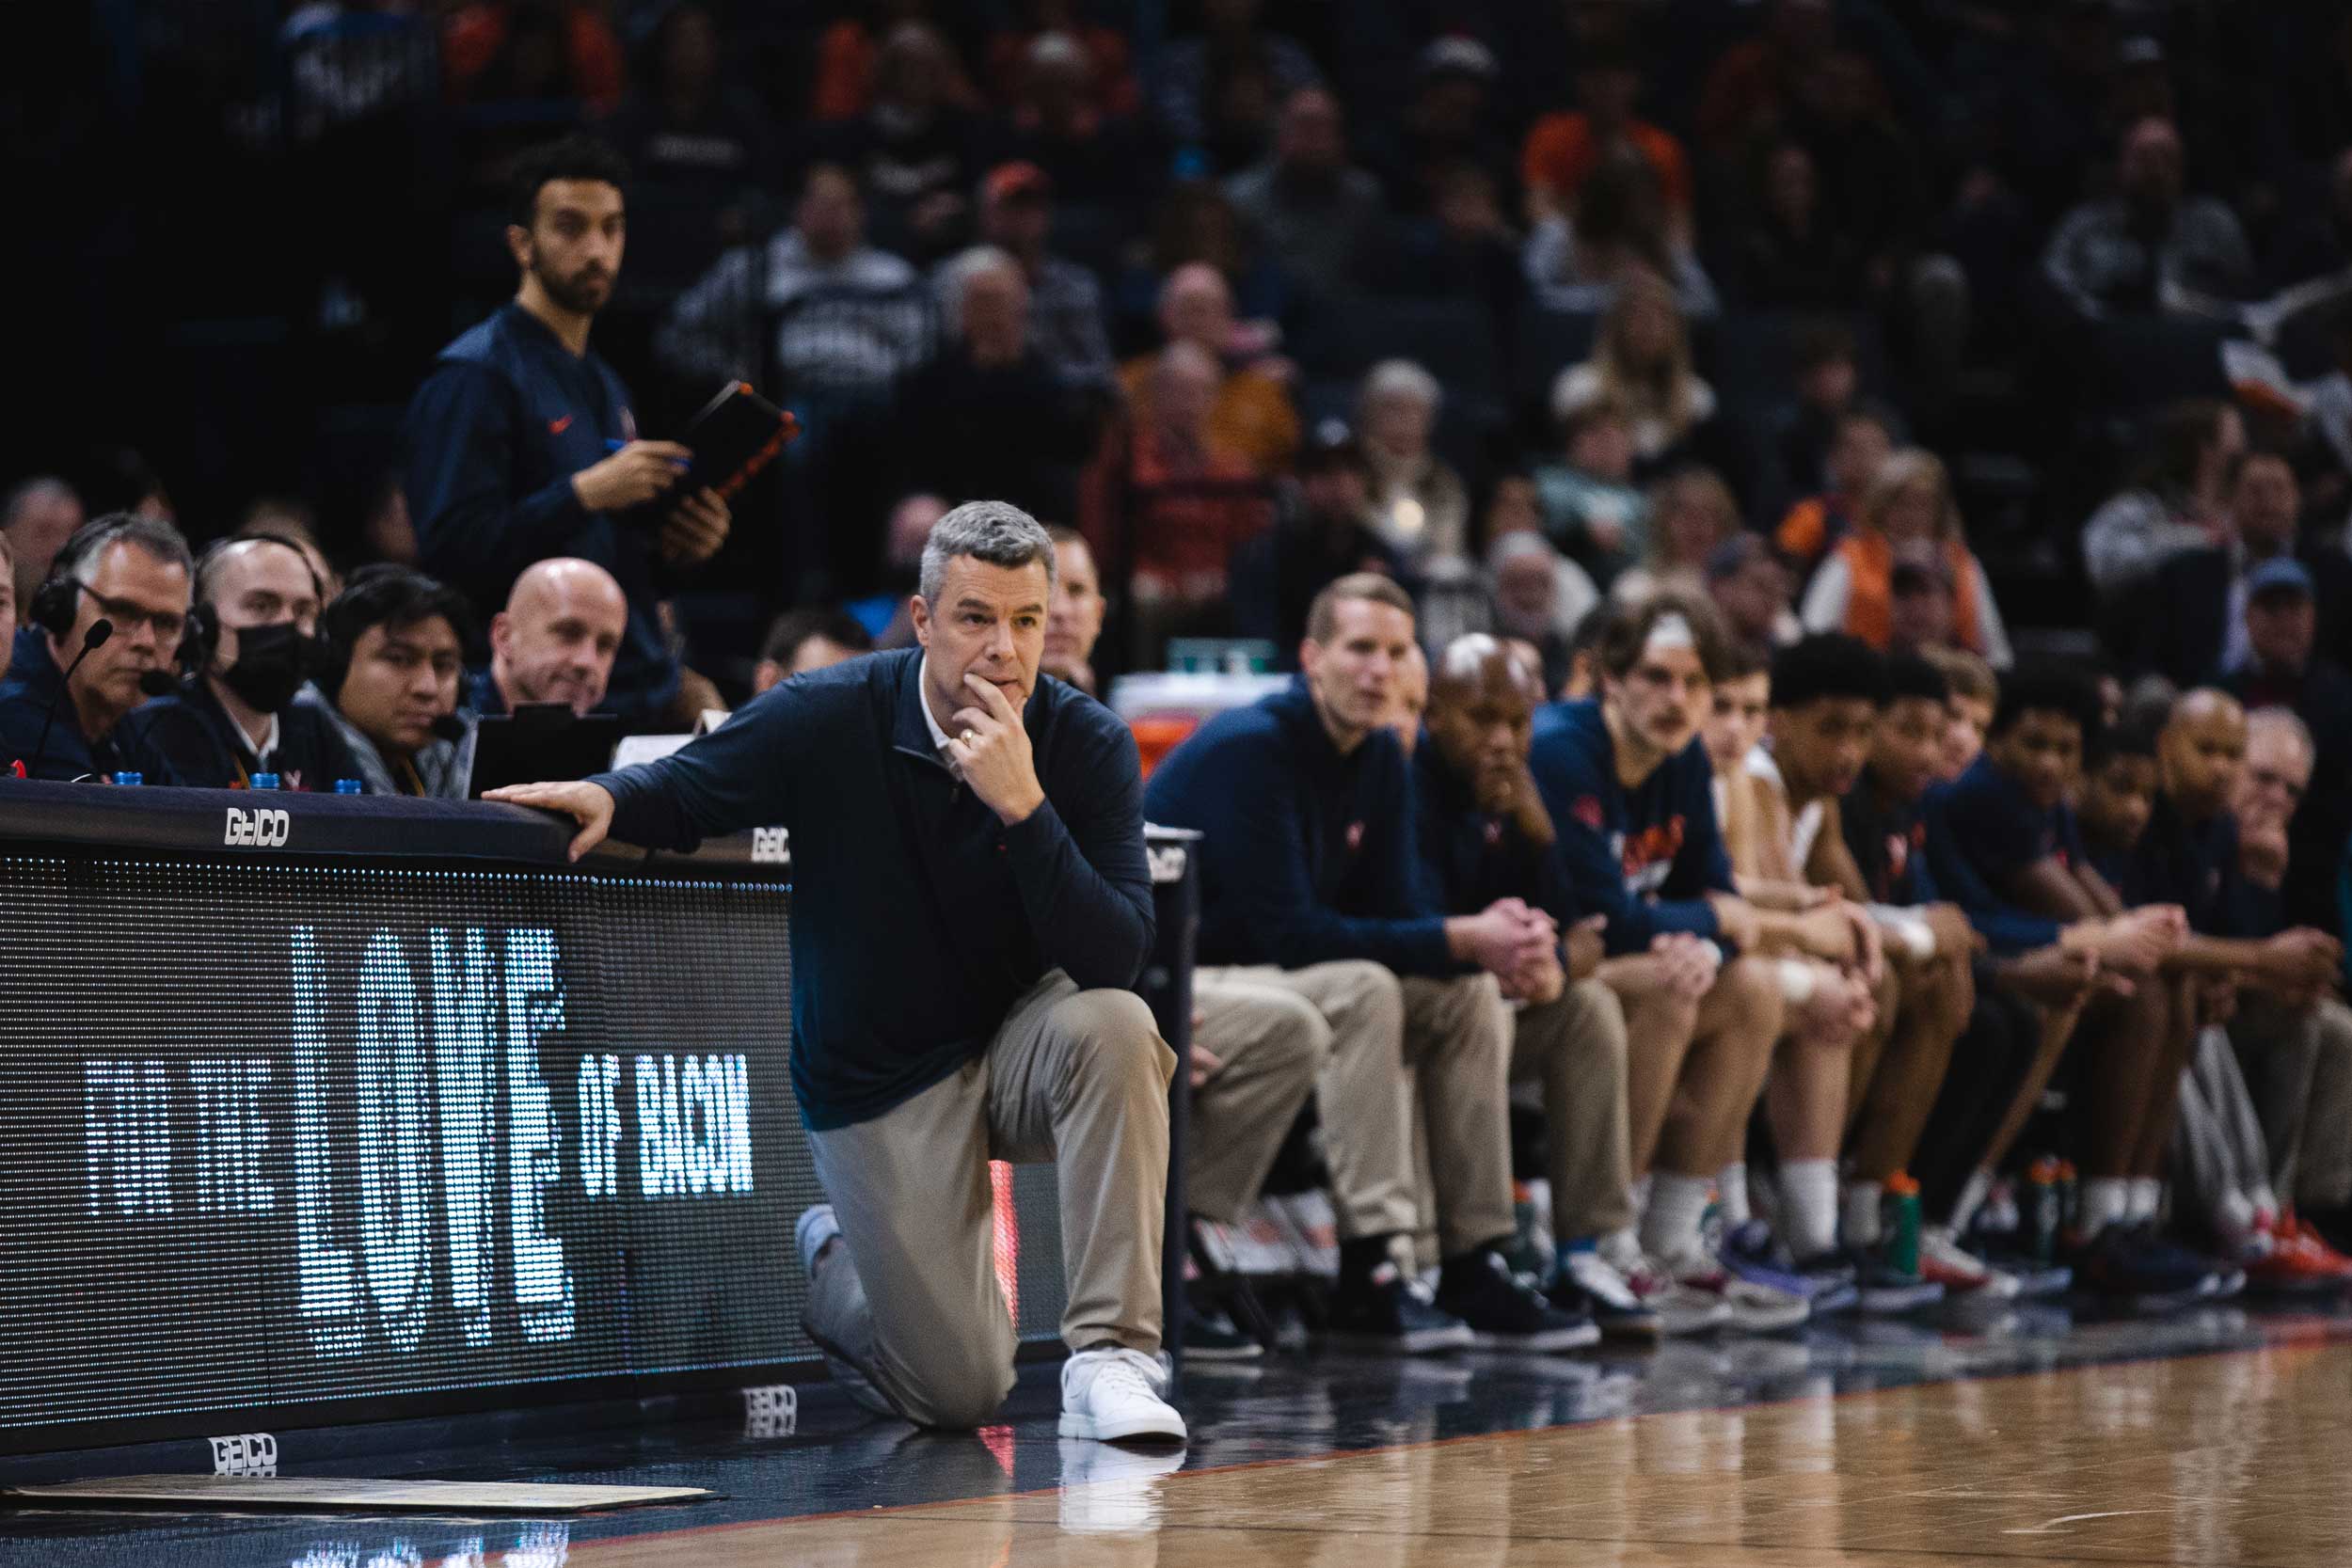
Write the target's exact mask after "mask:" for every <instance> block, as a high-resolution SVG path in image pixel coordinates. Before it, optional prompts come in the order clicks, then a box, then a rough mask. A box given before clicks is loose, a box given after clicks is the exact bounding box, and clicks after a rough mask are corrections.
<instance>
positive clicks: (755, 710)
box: [593, 648, 1152, 1132]
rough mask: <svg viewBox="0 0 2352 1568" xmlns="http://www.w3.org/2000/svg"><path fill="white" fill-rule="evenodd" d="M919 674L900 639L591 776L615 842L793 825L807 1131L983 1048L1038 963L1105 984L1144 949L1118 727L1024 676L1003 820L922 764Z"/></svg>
mask: <svg viewBox="0 0 2352 1568" xmlns="http://www.w3.org/2000/svg"><path fill="white" fill-rule="evenodd" d="M922 664H923V653H922V650H921V649H919V648H909V649H905V650H903V651H900V652H898V653H887V654H876V655H874V656H872V657H866V658H858V659H852V660H850V662H848V663H846V664H837V665H834V667H833V668H831V669H829V670H820V671H818V672H816V673H812V674H807V675H802V676H799V677H797V678H795V679H792V680H788V681H786V682H785V683H784V684H783V685H781V686H779V687H776V688H775V689H772V690H771V691H769V692H767V693H765V694H764V695H762V696H760V697H757V698H755V699H754V700H753V701H752V702H751V703H749V704H747V705H744V706H743V707H742V708H741V709H739V711H738V712H737V713H736V715H735V717H734V718H733V719H731V720H729V721H727V722H726V723H725V724H724V725H723V726H722V727H721V728H719V729H718V730H716V731H714V732H712V733H711V734H709V735H707V736H703V737H702V738H701V739H699V740H696V741H693V742H691V744H689V745H688V746H687V747H686V748H685V749H684V750H683V751H680V752H675V753H674V754H673V755H670V756H667V757H664V758H662V759H661V760H660V761H659V762H653V763H647V764H645V765H644V766H643V767H638V768H623V769H621V770H620V771H619V772H615V773H602V774H599V775H597V776H596V779H595V780H594V781H593V782H595V783H596V784H601V785H603V786H604V787H605V788H606V789H608V790H610V791H611V792H612V799H613V801H614V803H615V806H616V810H615V812H614V815H613V819H612V836H613V837H615V838H617V839H621V840H624V841H625V842H628V843H630V844H642V845H646V846H650V847H654V848H662V849H671V848H686V847H690V846H691V845H692V844H694V843H695V842H697V841H698V840H700V839H702V838H704V837H707V836H709V835H712V834H717V833H728V832H739V831H740V830H742V829H745V828H754V827H781V828H787V829H789V830H790V832H791V849H792V887H793V891H792V899H793V903H792V973H793V976H794V980H795V984H794V985H793V988H792V1086H793V1088H794V1090H795V1091H796V1092H797V1093H798V1094H799V1096H800V1101H801V1115H802V1117H803V1119H804V1120H805V1121H806V1122H807V1124H808V1125H809V1126H810V1127H811V1128H814V1129H816V1130H818V1131H819V1132H822V1131H825V1130H827V1129H829V1128H835V1127H847V1126H850V1125H851V1124H852V1123H856V1122H861V1121H869V1120H871V1119H872V1118H874V1117H878V1116H881V1115H882V1113H883V1112H885V1111H888V1110H889V1109H890V1108H891V1107H893V1106H894V1105H897V1104H898V1103H899V1102H900V1101H905V1100H908V1099H910V1098H912V1097H913V1096H914V1095H917V1094H920V1093H921V1092H922V1091H923V1090H925V1089H927V1088H929V1087H930V1086H931V1085H933V1084H936V1083H938V1082H939V1081H940V1080H941V1079H943V1078H945V1077H946V1076H947V1075H948V1074H949V1073H951V1072H954V1071H955V1070H956V1069H958V1068H961V1066H962V1065H963V1064H964V1063H965V1062H967V1061H969V1060H971V1059H972V1058H973V1057H975V1056H977V1055H979V1054H980V1053H983V1052H985V1051H986V1050H987V1049H988V1045H989V1041H990V1040H991V1039H992V1038H993V1037H994V1035H995V1033H996V1027H997V1025H998V1024H999V1023H1000V1022H1003V1020H1004V1017H1005V1014H1006V1012H1007V1010H1008V1009H1009V1008H1010V1007H1011V1006H1012V1004H1013V1003H1014V1002H1015V1001H1016V1000H1018V999H1019V997H1020V996H1021V994H1022V993H1023V992H1025V991H1026V990H1029V988H1030V987H1032V986H1034V985H1035V984H1037V982H1038V981H1039V980H1040V979H1041V978H1042V977H1043V976H1044V974H1045V973H1046V972H1047V971H1048V970H1051V969H1056V968H1058V969H1061V970H1064V971H1066V972H1067V973H1068V974H1069V975H1070V977H1071V978H1072V979H1073V980H1075V981H1076V982H1077V983H1078V984H1079V985H1080V986H1083V987H1087V988H1089V989H1092V988H1098V987H1109V988H1114V989H1116V988H1121V987H1125V986H1127V985H1129V984H1131V983H1133V981H1134V980H1135V977H1136V973H1137V972H1138V971H1139V970H1140V969H1141V967H1142V964H1143V959H1144V955H1145V954H1146V953H1147V952H1148V951H1149V950H1150V948H1151V945H1152V874H1151V868H1150V866H1149V864H1148V863H1147V862H1146V860H1145V857H1144V849H1143V814H1142V808H1141V801H1140V796H1141V794H1142V789H1141V784H1140V781H1139V779H1138V776H1137V772H1136V742H1135V737H1134V736H1132V735H1130V734H1129V733H1128V731H1127V726H1126V725H1124V724H1122V723H1120V721H1119V720H1118V719H1116V718H1115V717H1113V716H1112V714H1111V712H1110V710H1109V709H1107V708H1105V707H1104V706H1103V705H1100V704H1098V703H1097V702H1095V701H1094V699H1092V698H1091V697H1089V696H1087V695H1086V694H1085V693H1083V692H1081V691H1078V690H1077V689H1074V688H1072V687H1068V686H1064V685H1063V684H1062V683H1061V682H1059V681H1057V680H1053V679H1051V678H1046V679H1042V680H1041V681H1039V683H1038V688H1037V690H1036V691H1035V692H1034V693H1032V694H1031V696H1030V698H1029V703H1028V707H1027V709H1026V710H1025V712H1024V714H1023V716H1022V717H1023V721H1024V724H1025V727H1026V728H1027V730H1028V734H1029V744H1030V746H1031V748H1032V749H1033V751H1034V752H1035V754H1036V758H1037V776H1038V782H1039V783H1040V784H1041V785H1042V786H1043V787H1044V790H1045V804H1043V805H1041V806H1040V807H1039V808H1038V809H1037V810H1036V811H1035V812H1034V813H1032V814H1031V815H1030V816H1028V817H1026V818H1025V820H1023V821H1021V822H1020V823H1018V824H1016V825H1014V826H1012V827H1009V828H1008V827H1006V826H1005V825H1004V824H1003V823H1002V822H1001V821H999V820H998V819H997V816H996V814H995V813H993V812H992V811H991V810H989V809H988V807H986V806H985V805H983V804H981V803H980V801H979V800H978V798H977V797H976V796H975V795H973V793H972V792H971V791H970V790H968V789H966V788H964V787H963V785H962V784H960V783H959V782H958V781H957V779H956V777H955V775H953V774H952V773H950V772H949V771H948V770H947V768H946V765H945V764H943V763H942V762H941V761H940V760H939V758H938V757H937V756H936V755H935V754H934V753H933V752H932V750H931V737H930V730H929V729H928V727H927V726H926V725H925V724H924V722H923V710H922V707H921V703H922V700H923V699H922V693H921V686H922V678H921V674H920V672H921V670H922Z"/></svg>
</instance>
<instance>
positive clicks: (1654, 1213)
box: [1642, 1170, 1715, 1259]
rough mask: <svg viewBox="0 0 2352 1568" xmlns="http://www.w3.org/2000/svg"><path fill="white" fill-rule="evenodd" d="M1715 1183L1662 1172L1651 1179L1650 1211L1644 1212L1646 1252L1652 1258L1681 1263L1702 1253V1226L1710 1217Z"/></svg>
mask: <svg viewBox="0 0 2352 1568" xmlns="http://www.w3.org/2000/svg"><path fill="white" fill-rule="evenodd" d="M1714 1185H1715V1183H1714V1181H1713V1180H1712V1179H1711V1178H1708V1177H1705V1176H1682V1175H1678V1174H1677V1173H1676V1172H1674V1171H1670V1170H1661V1171H1659V1172H1658V1173H1657V1174H1655V1175H1654V1176H1652V1177H1651V1178H1650V1184H1649V1207H1648V1208H1647V1209H1645V1210H1644V1211H1643V1212H1642V1250H1643V1251H1644V1252H1646V1253H1648V1254H1649V1255H1650V1256H1651V1257H1652V1258H1663V1259H1683V1258H1687V1257H1689V1256H1690V1255H1692V1253H1695V1252H1698V1251H1700V1250H1701V1246H1700V1242H1699V1222H1700V1221H1702V1220H1703V1219H1705V1218H1706V1217H1707V1199H1708V1194H1709V1193H1710V1192H1712V1191H1713V1189H1714Z"/></svg>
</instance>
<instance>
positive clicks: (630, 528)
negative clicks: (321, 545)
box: [403, 136, 729, 730]
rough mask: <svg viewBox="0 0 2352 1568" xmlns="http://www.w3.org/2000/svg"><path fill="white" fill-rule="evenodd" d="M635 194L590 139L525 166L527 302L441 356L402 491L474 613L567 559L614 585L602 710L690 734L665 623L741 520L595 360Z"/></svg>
mask: <svg viewBox="0 0 2352 1568" xmlns="http://www.w3.org/2000/svg"><path fill="white" fill-rule="evenodd" d="M627 178H628V169H627V166H625V165H624V164H623V163H622V162H621V159H620V157H619V155H618V154H617V153H615V152H613V151H612V150H611V149H609V148H607V147H605V146H603V145H602V144H601V143H598V142H596V141H594V140H591V139H589V138H587V137H584V136H569V137H565V138H564V140H562V141H559V142H555V143H553V144H551V145H549V146H547V147H543V148H539V149H536V150H532V151H531V152H528V153H525V154H524V155H523V157H522V158H521V159H520V160H519V161H518V163H517V165H516V180H515V210H514V214H513V221H512V222H510V223H509V224H508V226H507V229H506V244H507V248H508V250H509V251H511V252H512V253H513V256H514V259H515V264H516V267H517V268H519V269H520V271H521V275H522V280H521V285H520V287H519V288H518V289H517V290H516V294H515V297H514V299H513V300H511V301H510V302H508V303H507V304H505V305H502V306H501V307H500V308H499V309H497V310H496V311H495V312H493V313H492V314H491V315H490V317H489V318H488V319H487V320H485V321H484V322H482V323H480V324H479V325H476V326H474V327H472V328H471V329H470V330H469V331H467V332H465V333H464V334H462V335H461V336H459V337H458V338H457V339H456V340H455V341H453V342H451V343H450V344H449V345H448V346H447V347H446V348H444V349H442V350H441V352H440V355H439V356H438V357H437V359H436V361H435V363H434V366H433V370H432V372H431V373H430V374H429V375H428V376H427V377H426V378H425V381H424V384H423V386H421V387H420V388H418V390H417V394H416V397H415V399H414V400H413V401H412V402H411V403H410V404H409V407H408V414H407V419H406V421H405V427H404V430H403V436H404V441H405V448H406V464H405V472H404V475H403V479H404V484H405V490H406V494H407V499H408V510H409V515H410V516H411V518H412V519H413V520H414V522H415V525H416V531H417V542H418V548H419V555H420V560H419V563H420V564H421V566H422V567H423V568H424V569H425V570H426V571H428V572H431V573H433V574H435V575H436V576H437V577H440V578H443V579H444V580H445V581H448V582H451V583H453V584H454V585H456V586H457V587H459V588H460V589H462V590H463V591H464V592H465V593H466V594H467V595H468V596H469V597H470V598H471V599H472V600H473V602H474V603H475V604H477V605H499V604H503V603H505V602H506V597H507V593H508V591H509V590H510V589H511V588H512V586H513V585H514V581H515V579H516V578H517V577H519V576H520V575H521V574H522V573H523V572H524V571H525V570H527V569H528V568H529V567H530V566H531V565H532V563H533V562H539V561H544V560H547V559H548V558H549V557H553V556H576V557H579V558H580V559H581V560H585V561H592V562H596V564H597V565H599V566H602V567H603V568H604V569H605V570H607V571H609V572H611V573H612V576H613V578H615V579H616V580H617V581H618V582H619V583H620V585H621V589H622V592H623V593H624V594H626V595H627V597H628V632H627V634H626V635H625V636H624V637H623V639H622V641H621V647H620V651H619V654H618V656H617V657H615V659H614V661H613V669H612V683H611V686H610V688H609V689H608V692H607V695H606V699H605V706H606V708H607V709H608V710H609V711H612V712H613V713H617V714H618V715H620V717H621V718H622V720H623V721H624V724H625V726H626V727H628V728H630V729H638V730H653V729H663V728H670V727H676V728H684V727H686V723H691V714H689V715H686V716H685V720H686V722H684V723H682V722H679V718H680V713H679V710H680V708H681V707H682V706H691V705H692V703H691V700H690V701H689V702H686V703H681V699H680V690H679V688H680V681H681V671H680V667H679V664H678V660H677V657H676V656H675V654H674V653H672V652H671V651H670V647H669V644H668V641H667V639H666V638H665V637H664V636H663V635H662V631H661V627H660V619H659V607H660V601H661V599H662V598H663V597H664V595H665V594H666V592H667V590H668V588H669V586H670V583H671V581H672V579H673V578H674V577H675V574H678V573H680V572H683V571H685V570H687V569H689V568H691V567H694V566H698V565H700V564H702V563H703V562H707V561H708V560H709V559H710V558H711V557H712V556H713V555H715V554H717V553H718V550H719V546H721V545H723V544H724V543H725V541H726V536H727V527H728V521H729V514H728V509H727V503H726V501H725V500H724V499H723V496H722V492H721V490H720V489H719V488H714V487H713V484H714V482H711V481H705V479H704V475H703V474H702V473H700V472H696V471H692V470H694V469H695V468H696V465H695V462H694V459H695V455H696V454H695V452H694V451H692V450H691V449H690V448H688V447H686V446H682V445H680V444H678V443H676V442H674V441H644V440H640V439H638V438H637V420H636V417H635V415H634V414H633V413H632V412H631V411H630V408H629V397H628V388H627V387H625V386H623V385H622V383H621V379H620V377H619V376H618V375H616V374H614V373H613V372H612V367H611V366H609V365H607V364H606V363H605V362H604V361H603V360H602V359H601V358H599V357H598V356H596V354H595V353H594V352H592V351H591V350H590V349H589V347H588V334H589V329H590V328H591V326H593V325H594V324H595V321H596V312H597V311H598V310H599V309H602V308H603V306H604V304H605V302H606V301H607V300H609V299H610V298H611V297H612V290H613V286H614V283H615V280H616V279H617V278H618V277H619V275H620V269H621V254H622V250H623V246H624V242H625V240H626V237H627V216H626V212H625V208H624V203H623V198H622V185H623V182H625V181H626V180H627Z"/></svg>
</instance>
